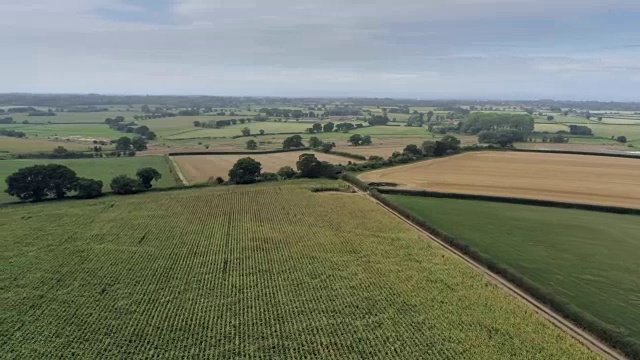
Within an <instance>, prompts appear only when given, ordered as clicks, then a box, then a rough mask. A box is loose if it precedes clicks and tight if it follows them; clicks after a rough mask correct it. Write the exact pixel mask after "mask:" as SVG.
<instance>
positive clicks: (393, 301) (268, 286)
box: [0, 181, 596, 359]
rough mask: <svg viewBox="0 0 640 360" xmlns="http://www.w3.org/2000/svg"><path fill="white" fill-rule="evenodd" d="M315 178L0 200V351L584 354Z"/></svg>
mask: <svg viewBox="0 0 640 360" xmlns="http://www.w3.org/2000/svg"><path fill="white" fill-rule="evenodd" d="M323 183H330V182H328V181H325V182H323ZM314 184H316V183H315V182H287V183H286V184H280V183H276V184H268V185H260V186H254V187H238V188H234V187H227V188H224V190H222V188H215V189H199V190H194V189H191V190H183V191H177V192H170V193H162V194H158V193H156V194H154V193H149V194H143V195H138V196H132V197H126V198H111V197H110V198H104V199H97V200H88V201H82V202H80V201H77V202H69V203H65V204H64V206H61V205H59V204H55V203H49V204H37V205H32V204H29V205H17V206H9V207H0V215H1V216H0V229H1V230H2V233H3V234H7V235H8V236H3V237H2V238H1V239H0V244H1V246H2V248H3V251H2V252H1V253H0V264H2V265H1V266H2V271H1V272H0V286H1V287H2V289H3V291H2V293H1V294H0V304H2V305H0V306H1V307H2V311H1V312H0V313H1V314H2V315H0V316H1V318H2V321H0V333H2V334H4V340H3V341H2V342H0V351H2V353H3V354H4V355H5V356H7V357H9V358H44V357H48V358H58V357H59V358H65V357H79V358H114V357H162V358H177V357H196V358H204V357H207V358H255V357H260V358H308V357H323V358H399V359H406V358H425V357H426V358H442V359H459V358H476V359H497V358H500V359H507V358H513V359H522V358H527V359H560V358H567V359H568V358H576V359H577V358H579V359H591V358H596V357H595V356H594V355H593V354H591V353H589V352H588V351H587V350H586V349H585V348H583V347H582V346H581V345H579V344H577V343H576V342H575V341H574V340H572V339H571V338H570V337H569V336H568V335H566V334H564V333H563V332H562V331H561V330H559V329H558V328H556V327H554V326H553V325H551V324H550V323H548V322H547V321H546V320H544V319H542V318H541V317H540V316H539V315H537V314H536V313H535V312H534V311H533V310H531V309H530V308H529V307H528V306H526V305H524V304H523V303H521V302H520V301H518V300H515V299H514V298H512V297H511V296H509V295H507V294H506V293H505V292H504V291H502V290H501V289H499V288H497V287H496V286H495V285H492V284H491V283H489V282H488V281H487V280H486V279H485V278H484V277H483V276H482V275H481V274H479V273H477V272H476V271H475V270H473V269H471V268H470V267H468V266H467V265H466V264H465V263H464V262H463V261H462V260H460V259H458V258H456V257H454V256H452V255H450V254H449V253H447V252H445V251H444V250H443V249H441V248H439V247H437V245H435V244H434V243H432V242H429V241H425V239H424V238H422V237H421V236H420V235H418V234H417V233H415V232H414V231H413V229H411V228H410V227H408V226H407V225H405V224H404V223H403V222H401V221H400V220H398V219H395V218H393V217H390V216H389V215H388V214H387V213H386V212H385V211H384V210H383V209H381V208H379V207H377V206H375V205H374V204H373V203H372V202H370V201H369V200H367V199H366V198H364V197H361V196H359V195H353V194H322V193H310V192H309V191H308V190H307V189H306V188H308V187H310V186H313V185H314ZM267 209H268V210H267ZM363 214H366V217H363ZM365 222H366V223H365ZM354 224H362V225H366V226H353V225H354ZM33 234H38V236H37V237H34V236H33Z"/></svg>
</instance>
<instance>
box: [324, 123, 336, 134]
mask: <svg viewBox="0 0 640 360" xmlns="http://www.w3.org/2000/svg"><path fill="white" fill-rule="evenodd" d="M334 127H335V124H334V123H332V122H328V123H326V124H324V126H323V127H322V131H324V132H326V133H329V132H332V131H333V129H334Z"/></svg>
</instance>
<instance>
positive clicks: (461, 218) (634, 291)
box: [389, 195, 640, 340]
mask: <svg viewBox="0 0 640 360" xmlns="http://www.w3.org/2000/svg"><path fill="white" fill-rule="evenodd" d="M389 198H390V199H391V200H392V201H393V202H395V203H396V204H398V205H400V206H402V207H404V208H405V209H408V210H409V211H411V212H412V213H414V214H415V215H417V216H419V217H421V218H423V219H424V220H426V221H427V222H429V223H431V224H432V225H434V226H435V227H437V228H439V229H441V230H443V231H445V232H447V233H449V234H451V235H454V236H456V237H458V238H459V239H461V240H462V241H464V242H465V243H467V244H469V245H471V246H473V247H475V248H476V249H478V250H479V251H481V252H483V253H485V254H487V255H489V256H491V257H492V258H494V259H495V260H497V261H498V262H500V263H502V264H504V265H507V266H509V267H511V268H512V269H514V270H515V271H516V272H518V273H520V274H521V275H523V276H525V277H527V278H529V279H530V280H532V281H533V282H534V283H536V284H538V285H539V286H541V287H543V288H545V289H547V290H549V291H551V292H552V293H554V294H555V295H557V296H559V297H560V298H562V299H565V300H568V301H569V302H571V304H572V305H575V306H576V307H577V308H579V309H581V310H583V311H585V312H587V313H589V314H591V315H593V316H595V317H596V318H597V319H600V320H602V321H604V322H606V323H608V324H611V325H613V326H615V327H618V328H620V329H624V330H626V331H627V332H628V333H629V334H630V335H631V337H633V338H634V339H636V340H640V216H635V215H617V214H609V213H602V212H593V211H583V210H570V209H557V208H547V207H537V206H527V205H514V204H503V203H492V202H482V201H468V200H453V199H435V198H425V197H413V196H404V195H390V196H389Z"/></svg>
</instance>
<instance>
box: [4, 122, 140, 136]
mask: <svg viewBox="0 0 640 360" xmlns="http://www.w3.org/2000/svg"><path fill="white" fill-rule="evenodd" d="M0 128H5V129H12V130H16V131H22V132H23V133H25V134H27V137H30V138H31V137H32V138H38V139H47V138H52V139H53V138H70V137H77V138H87V139H93V138H109V139H117V138H119V137H121V136H127V135H130V134H125V133H121V132H119V131H116V130H113V129H110V128H109V127H108V126H107V125H105V124H95V125H94V124H77V125H73V124H40V125H33V124H31V125H22V124H20V125H0Z"/></svg>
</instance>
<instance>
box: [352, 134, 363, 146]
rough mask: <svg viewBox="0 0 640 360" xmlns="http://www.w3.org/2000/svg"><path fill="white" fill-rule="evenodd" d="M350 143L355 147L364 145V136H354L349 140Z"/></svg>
mask: <svg viewBox="0 0 640 360" xmlns="http://www.w3.org/2000/svg"><path fill="white" fill-rule="evenodd" d="M349 143H350V144H351V145H353V146H359V145H361V144H362V136H360V135H358V134H353V135H351V137H350V138H349Z"/></svg>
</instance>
